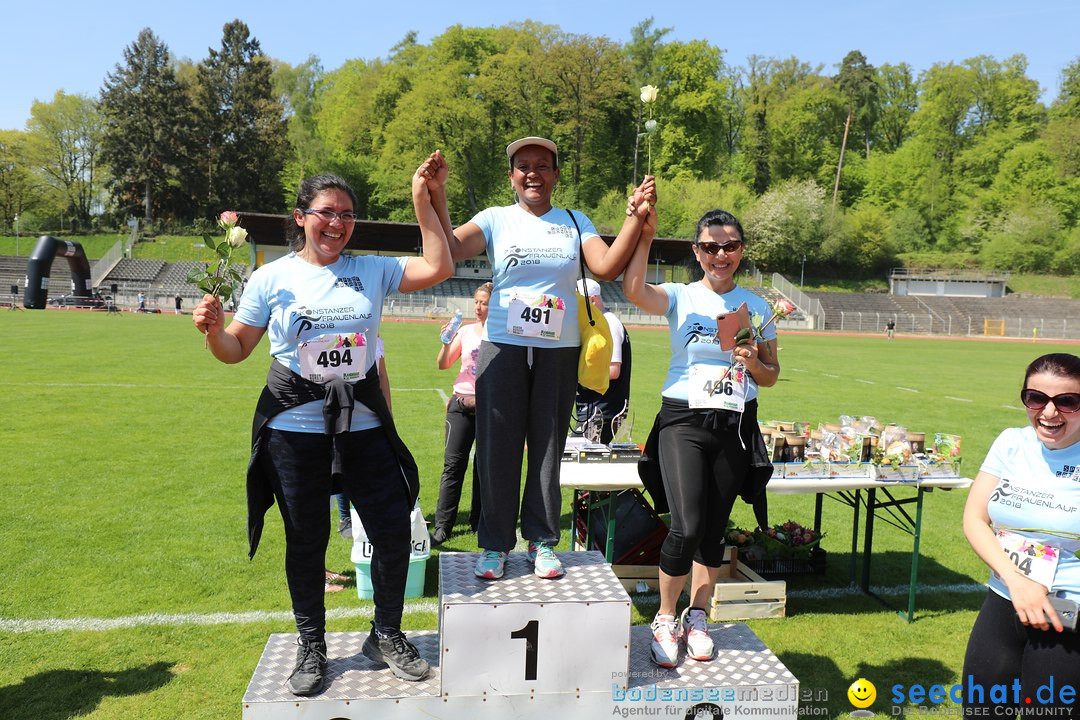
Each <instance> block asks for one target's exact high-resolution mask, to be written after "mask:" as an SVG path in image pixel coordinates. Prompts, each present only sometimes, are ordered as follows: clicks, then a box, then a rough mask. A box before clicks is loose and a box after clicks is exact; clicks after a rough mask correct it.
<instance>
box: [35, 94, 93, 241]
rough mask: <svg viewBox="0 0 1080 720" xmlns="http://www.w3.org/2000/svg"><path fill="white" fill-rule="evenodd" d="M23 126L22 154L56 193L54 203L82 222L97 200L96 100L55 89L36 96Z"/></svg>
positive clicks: (84, 223)
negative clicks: (43, 98)
mask: <svg viewBox="0 0 1080 720" xmlns="http://www.w3.org/2000/svg"><path fill="white" fill-rule="evenodd" d="M26 127H27V144H26V152H27V158H28V160H29V162H30V163H31V165H32V167H34V169H35V170H37V171H38V177H39V178H40V180H41V181H42V182H43V184H44V185H46V186H48V188H49V189H50V191H51V194H53V197H54V198H55V200H54V202H55V204H54V205H53V206H52V208H50V209H54V210H55V211H57V213H58V214H64V215H67V216H68V217H71V216H72V215H74V218H75V220H77V221H78V223H80V224H81V225H82V226H83V227H84V228H89V226H90V211H91V209H92V208H93V207H94V205H95V204H96V203H97V202H98V201H99V199H100V198H99V197H98V192H99V185H100V183H101V178H100V175H99V173H100V170H99V169H98V166H97V163H98V161H99V160H100V159H101V140H102V119H101V114H100V113H99V112H98V107H97V102H96V101H94V100H93V99H91V98H88V97H84V96H82V95H68V94H67V93H65V92H64V91H63V90H57V91H56V94H55V95H54V96H53V99H52V102H42V101H40V100H38V101H35V102H34V104H33V105H32V106H31V107H30V120H29V122H27V124H26Z"/></svg>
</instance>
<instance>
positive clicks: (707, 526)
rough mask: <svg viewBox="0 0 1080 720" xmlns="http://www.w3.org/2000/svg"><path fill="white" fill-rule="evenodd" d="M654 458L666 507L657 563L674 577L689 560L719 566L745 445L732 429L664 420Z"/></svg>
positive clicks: (744, 465)
mask: <svg viewBox="0 0 1080 720" xmlns="http://www.w3.org/2000/svg"><path fill="white" fill-rule="evenodd" d="M659 460H660V471H661V474H662V476H663V479H664V492H665V493H666V494H667V500H668V505H669V506H670V508H671V527H670V528H669V529H668V535H667V538H666V539H665V540H664V544H663V547H662V548H661V550H660V569H661V570H663V571H664V572H665V573H667V574H668V575H671V576H674V577H680V576H682V575H686V574H687V573H689V572H690V569H691V567H692V565H693V563H694V561H695V560H696V561H698V562H700V563H702V564H703V565H706V566H708V567H719V566H720V565H721V564H722V563H723V559H724V535H725V533H726V532H727V522H728V516H730V515H731V507H732V505H734V504H735V498H736V497H738V495H739V490H740V489H741V488H742V485H743V480H744V478H745V477H746V476H747V474H748V473H749V472H750V453H749V451H747V450H746V449H744V448H743V446H742V444H741V443H740V442H739V437H738V435H736V434H735V433H734V432H724V431H716V430H713V429H709V428H702V427H696V426H694V425H669V426H668V427H665V428H663V429H662V430H661V431H660V442H659Z"/></svg>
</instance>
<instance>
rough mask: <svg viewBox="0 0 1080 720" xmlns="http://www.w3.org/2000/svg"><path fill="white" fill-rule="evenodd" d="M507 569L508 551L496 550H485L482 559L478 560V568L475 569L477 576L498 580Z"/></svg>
mask: <svg viewBox="0 0 1080 720" xmlns="http://www.w3.org/2000/svg"><path fill="white" fill-rule="evenodd" d="M505 571H506V553H504V552H498V551H496V550H485V551H484V553H483V554H482V555H481V556H480V559H479V560H477V561H476V568H475V569H474V570H473V572H474V573H476V577H479V578H484V579H485V580H498V579H499V578H501V577H502V576H503V573H504V572H505Z"/></svg>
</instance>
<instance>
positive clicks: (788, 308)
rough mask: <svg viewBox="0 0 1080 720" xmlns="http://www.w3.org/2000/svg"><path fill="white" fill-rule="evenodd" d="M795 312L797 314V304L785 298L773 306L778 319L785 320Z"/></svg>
mask: <svg viewBox="0 0 1080 720" xmlns="http://www.w3.org/2000/svg"><path fill="white" fill-rule="evenodd" d="M793 312H795V303H793V302H791V301H790V300H788V299H787V298H785V297H782V298H780V299H778V300H777V301H776V304H775V305H773V314H774V315H776V316H777V317H782V318H785V317H787V316H788V315H790V314H791V313H793Z"/></svg>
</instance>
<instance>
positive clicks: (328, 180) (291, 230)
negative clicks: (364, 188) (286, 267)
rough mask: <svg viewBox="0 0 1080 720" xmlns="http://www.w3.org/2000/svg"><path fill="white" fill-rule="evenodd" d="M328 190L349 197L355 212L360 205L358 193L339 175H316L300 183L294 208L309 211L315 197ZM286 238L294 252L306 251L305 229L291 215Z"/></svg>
mask: <svg viewBox="0 0 1080 720" xmlns="http://www.w3.org/2000/svg"><path fill="white" fill-rule="evenodd" d="M326 190H340V191H342V192H343V193H345V194H346V195H348V196H349V199H350V200H351V201H352V205H353V209H354V210H355V209H356V206H357V205H359V204H360V202H359V200H357V199H356V193H354V192H353V189H352V188H351V187H349V183H347V182H345V181H344V180H342V179H341V178H340V177H338V176H337V175H314V176H312V177H309V178H306V179H305V180H304V181H302V182H301V183H300V189H299V190H298V191H297V193H296V205H294V206H293V207H295V208H296V209H297V210H307V209H309V208H310V207H311V201H312V200H314V199H315V196H316V195H318V194H319V193H321V192H325V191H326ZM285 238H286V239H287V240H288V241H289V247H290V248H292V250H293V252H300V251H301V250H303V249H304V244H305V243H306V238H305V237H304V228H303V227H301V226H300V225H297V224H296V220H295V219H294V218H293V216H292V214H291V213H290V214H289V217H288V218H286V220H285Z"/></svg>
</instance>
